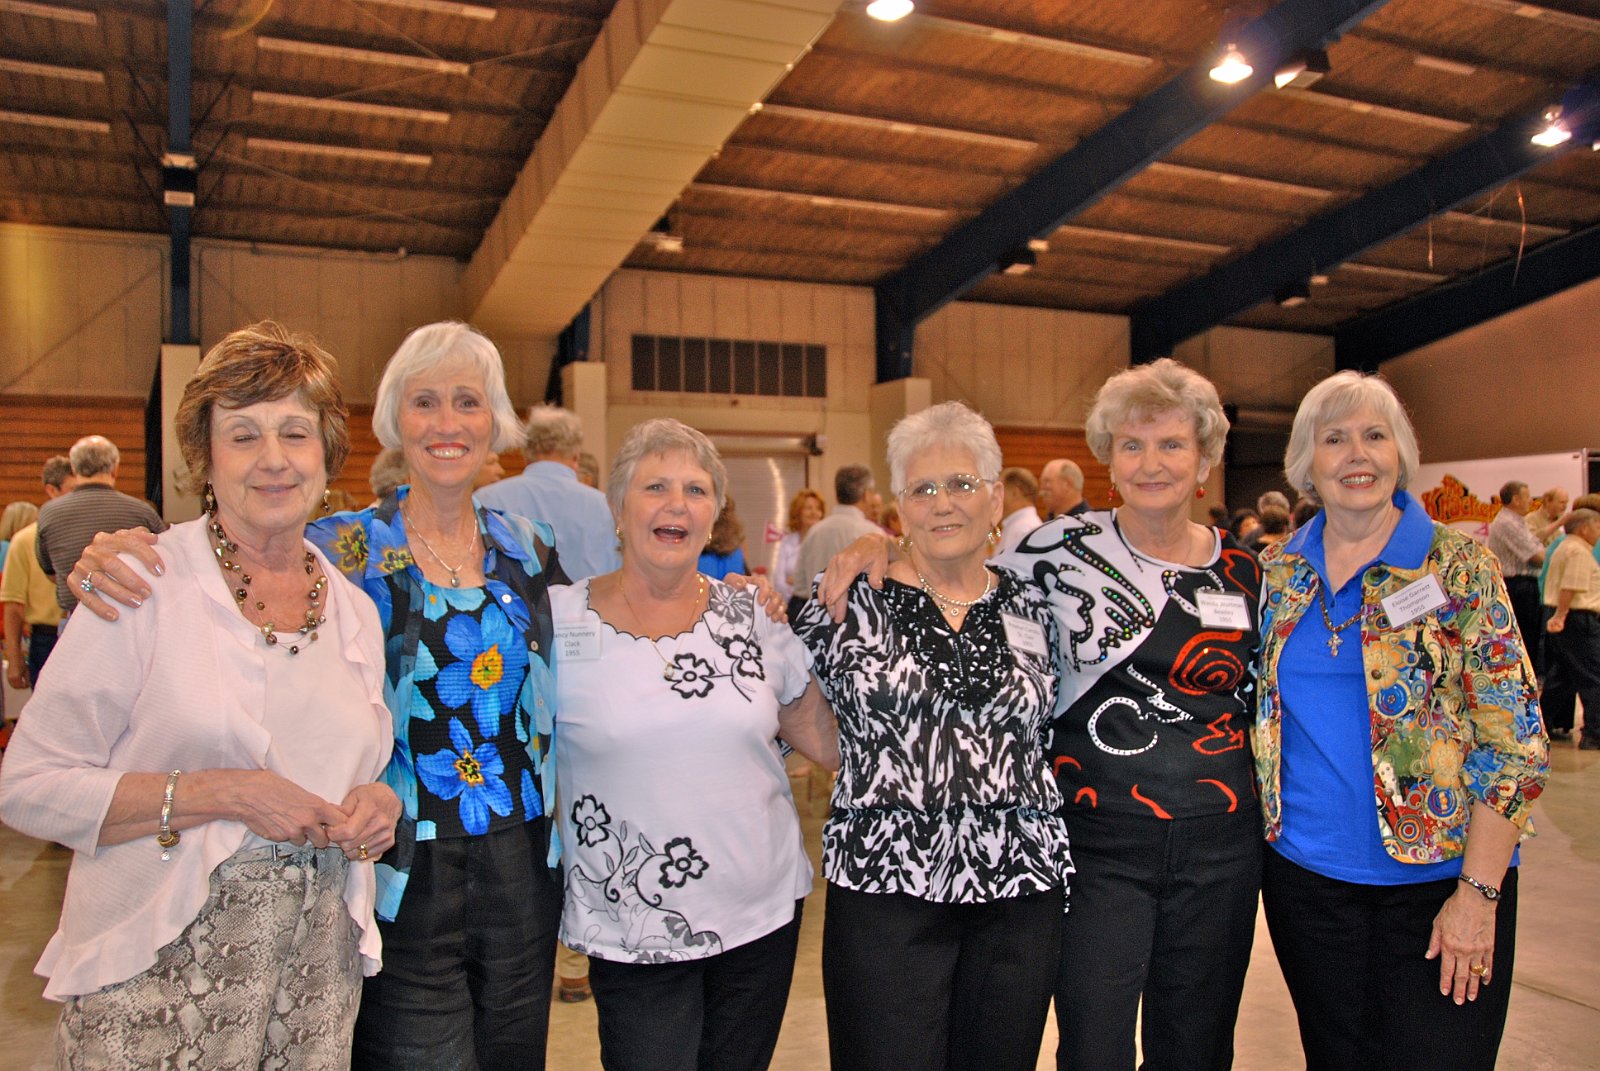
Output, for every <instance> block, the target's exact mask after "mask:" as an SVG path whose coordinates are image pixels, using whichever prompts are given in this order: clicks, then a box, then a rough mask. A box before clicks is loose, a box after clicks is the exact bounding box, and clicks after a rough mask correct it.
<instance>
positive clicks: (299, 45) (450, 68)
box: [256, 37, 472, 75]
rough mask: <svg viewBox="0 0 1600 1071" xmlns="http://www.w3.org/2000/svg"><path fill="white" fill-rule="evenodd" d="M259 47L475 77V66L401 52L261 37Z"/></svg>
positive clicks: (294, 53)
mask: <svg viewBox="0 0 1600 1071" xmlns="http://www.w3.org/2000/svg"><path fill="white" fill-rule="evenodd" d="M256 47H257V48H259V49H261V50H262V51H263V52H283V53H287V54H289V55H295V56H309V57H311V58H312V59H328V60H345V61H347V62H351V63H372V64H377V65H380V66H385V67H406V68H409V69H411V70H414V71H432V72H434V73H435V74H461V75H466V74H471V73H472V64H470V63H457V62H455V61H454V60H444V59H437V58H435V57H433V56H407V55H403V54H401V53H398V52H373V51H372V50H371V49H366V48H347V47H345V46H344V45H324V44H321V43H319V42H316V41H296V40H294V39H293V38H287V37H258V38H256Z"/></svg>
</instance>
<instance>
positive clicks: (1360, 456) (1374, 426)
mask: <svg viewBox="0 0 1600 1071" xmlns="http://www.w3.org/2000/svg"><path fill="white" fill-rule="evenodd" d="M1399 478H1400V451H1399V449H1398V448H1397V447H1396V446H1395V441H1394V429H1393V428H1391V427H1390V426H1389V424H1388V422H1386V421H1384V420H1383V419H1382V418H1381V417H1379V416H1378V415H1377V414H1376V413H1375V412H1373V411H1372V410H1371V409H1367V408H1363V409H1359V410H1357V411H1356V412H1354V413H1350V414H1349V415H1347V416H1344V417H1342V418H1340V419H1338V420H1334V421H1332V422H1330V423H1328V424H1324V425H1323V426H1322V427H1320V428H1318V429H1317V439H1316V445H1315V447H1314V449H1313V451H1312V454H1311V486H1312V487H1314V488H1315V489H1316V492H1317V497H1318V498H1320V499H1322V504H1323V507H1324V508H1326V509H1327V511H1328V515H1329V517H1330V518H1331V517H1333V516H1334V515H1335V514H1339V513H1344V514H1348V515H1355V514H1360V513H1370V512H1371V511H1373V510H1375V509H1382V508H1384V507H1386V506H1387V505H1388V504H1389V500H1390V499H1391V498H1393V497H1394V492H1395V486H1396V483H1397V482H1398V480H1399Z"/></svg>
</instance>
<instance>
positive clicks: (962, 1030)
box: [795, 402, 1072, 1071]
mask: <svg viewBox="0 0 1600 1071" xmlns="http://www.w3.org/2000/svg"><path fill="white" fill-rule="evenodd" d="M889 471H890V475H891V479H892V481H893V486H894V488H895V494H896V496H897V498H898V500H899V502H900V503H901V505H902V508H901V516H902V518H903V520H904V522H905V535H904V537H903V538H902V540H901V546H902V548H903V550H904V551H905V553H904V556H903V557H902V558H901V559H900V560H899V561H897V562H895V563H894V564H892V565H890V566H889V567H888V575H887V580H886V582H885V583H884V584H883V587H882V590H875V589H874V588H873V587H872V586H870V585H869V583H868V582H867V581H866V580H864V579H858V580H857V581H856V582H855V583H854V584H852V585H851V587H850V589H849V592H848V595H847V606H846V610H845V615H844V619H843V621H842V622H840V623H839V624H835V623H834V622H833V620H832V619H830V617H829V615H828V612H827V611H826V610H825V609H824V608H823V607H822V605H821V604H819V603H818V602H816V601H814V600H813V601H809V602H807V603H806V604H805V607H804V609H803V610H802V611H801V614H800V617H799V620H798V621H797V623H796V625H795V628H796V631H797V632H798V633H799V634H800V636H801V638H802V639H803V640H804V641H805V643H806V645H807V646H808V647H809V648H810V650H811V653H812V656H813V657H814V659H815V669H816V672H817V674H818V677H819V678H820V680H821V681H822V685H823V689H824V691H825V693H826V694H827V696H828V698H829V700H830V701H831V702H832V704H833V708H834V710H835V711H836V712H837V714H838V718H839V750H840V756H841V768H840V774H839V778H838V781H837V782H836V783H835V785H834V791H833V813H832V815H831V816H830V817H829V819H828V822H827V825H826V826H825V827H824V828H823V868H824V870H825V872H826V876H827V879H828V912H827V923H826V927H825V929H824V932H823V949H822V977H823V987H824V991H825V993H826V995H827V1010H828V1040H829V1051H830V1054H831V1057H832V1061H833V1067H834V1068H835V1069H845V1068H849V1069H862V1071H867V1069H882V1071H898V1069H900V1068H913V1067H914V1068H943V1069H950V1071H957V1069H972V1071H977V1069H979V1068H982V1069H984V1071H1006V1069H1013V1068H1014V1069H1017V1071H1022V1069H1031V1068H1033V1067H1034V1065H1035V1063H1036V1062H1037V1060H1038V1055H1039V1042H1040V1038H1041V1036H1042V1035H1043V1032H1044V1024H1045V1018H1046V1016H1047V1014H1048V1012H1049V1007H1050V994H1051V991H1052V988H1053V987H1054V984H1055V978H1056V966H1057V958H1058V957H1057V947H1058V941H1059V936H1060V932H1061V923H1062V913H1063V911H1064V909H1065V907H1066V902H1065V892H1066V883H1067V875H1068V874H1069V873H1070V872H1071V870H1072V862H1071V859H1070V858H1069V855H1068V850H1067V830H1066V824H1065V822H1064V821H1063V820H1062V817H1061V814H1060V811H1061V794H1060V792H1059V790H1058V789H1057V787H1056V782H1055V778H1054V777H1052V776H1051V773H1050V767H1049V764H1048V763H1047V761H1046V759H1045V754H1044V735H1045V731H1046V729H1047V727H1048V725H1049V722H1050V719H1051V716H1052V714H1053V713H1054V710H1055V695H1056V681H1055V665H1054V660H1053V657H1052V652H1053V650H1054V649H1055V646H1056V639H1057V637H1056V626H1055V622H1054V621H1053V620H1052V618H1051V616H1050V612H1049V607H1048V605H1047V604H1046V602H1045V600H1044V596H1043V595H1042V593H1041V592H1040V591H1039V590H1038V589H1037V588H1036V587H1034V586H1033V585H1031V584H1029V583H1027V582H1026V581H1025V580H1024V579H1023V578H1022V577H1020V576H1018V575H1017V574H1016V573H1014V572H1011V571H1010V570H1007V569H999V568H993V567H991V566H990V565H989V564H988V563H987V562H986V558H987V557H988V554H989V552H990V550H991V549H992V548H993V546H994V544H995V542H996V541H997V540H998V539H999V523H1000V513H1001V509H1002V494H1001V487H1000V483H999V476H1000V447H999V444H998V443H997V442H996V441H995V437H994V430H993V429H992V428H991V427H990V426H989V423H988V421H986V420H984V419H983V418H982V417H981V416H979V415H978V414H977V413H975V412H973V411H972V410H971V409H968V408H967V407H966V406H964V405H962V404H961V403H959V402H946V403H944V404H942V405H936V406H933V407H932V408H930V409H926V410H923V411H922V412H919V413H915V414H913V415H911V416H908V417H906V418H905V419H904V420H902V421H900V422H899V423H898V424H896V425H895V427H894V429H893V430H892V431H890V433H889Z"/></svg>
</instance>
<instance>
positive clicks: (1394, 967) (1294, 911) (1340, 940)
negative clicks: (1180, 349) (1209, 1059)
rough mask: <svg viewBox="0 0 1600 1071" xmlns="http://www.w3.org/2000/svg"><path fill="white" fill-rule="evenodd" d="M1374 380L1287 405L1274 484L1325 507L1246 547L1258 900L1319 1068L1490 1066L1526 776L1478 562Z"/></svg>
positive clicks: (1510, 934) (1523, 711) (1520, 692)
mask: <svg viewBox="0 0 1600 1071" xmlns="http://www.w3.org/2000/svg"><path fill="white" fill-rule="evenodd" d="M1416 466H1417V446H1416V436H1415V434H1414V432H1413V431H1412V429H1411V424H1410V421H1409V420H1408V419H1407V417H1406V414H1405V411H1404V409H1403V408H1402V407H1401V405H1400V403H1399V400H1398V399H1397V398H1396V397H1395V395H1394V392H1393V391H1392V390H1391V389H1390V387H1389V386H1388V384H1386V383H1384V381H1383V380H1381V379H1379V378H1377V377H1375V376H1362V375H1360V374H1358V373H1355V372H1342V373H1339V374H1338V375H1335V376H1332V377H1330V378H1329V379H1326V380H1324V381H1323V382H1322V383H1320V384H1318V385H1317V386H1316V387H1314V388H1312V390H1311V391H1310V392H1309V393H1308V394H1307V395H1306V397H1305V400H1304V401H1303V402H1302V403H1301V405H1300V410H1299V412H1298V413H1297V414H1296V416H1295V421H1294V427H1293V429H1292V431H1291V432H1290V436H1289V448H1288V456H1287V458H1286V459H1285V469H1286V471H1287V473H1288V476H1289V480H1290V482H1291V483H1292V484H1293V485H1294V486H1296V487H1299V488H1301V489H1302V490H1304V491H1306V492H1307V493H1308V494H1311V495H1314V496H1315V497H1316V498H1317V499H1318V500H1320V502H1321V504H1322V507H1323V510H1322V513H1321V514H1320V515H1319V516H1318V517H1317V518H1316V519H1314V520H1313V521H1312V522H1311V523H1310V524H1308V525H1307V526H1306V527H1305V528H1303V529H1301V530H1300V531H1299V532H1298V533H1296V534H1295V536H1294V537H1293V538H1292V539H1290V540H1289V541H1288V542H1287V543H1284V544H1280V545H1279V546H1278V547H1274V548H1271V549H1269V550H1268V551H1267V552H1266V553H1265V554H1264V555H1263V557H1262V565H1263V568H1264V570H1265V589H1264V593H1263V597H1262V614H1261V633H1262V647H1261V666H1262V670H1261V678H1260V686H1259V689H1258V692H1257V695H1258V703H1257V719H1256V725H1255V734H1254V735H1255V741H1254V742H1255V759H1256V773H1257V779H1258V782H1259V785H1260V790H1261V804H1262V811H1263V814H1264V816H1265V820H1266V834H1267V840H1268V842H1269V847H1270V849H1271V850H1269V851H1268V852H1267V861H1266V867H1265V871H1264V875H1263V885H1262V900H1263V904H1264V906H1265V909H1266V915H1267V923H1268V926H1269V928H1270V929H1271V932H1272V941H1273V946H1274V948H1275V950H1276V951H1277V955H1278V962H1279V964H1280V965H1281V966H1282V968H1283V973H1284V978H1285V980H1286V981H1287V982H1288V986H1289V993H1290V996H1291V997H1292V998H1293V999H1294V1005H1295V1011H1296V1013H1297V1015H1298V1017H1299V1021H1300V1036H1301V1040H1302V1042H1303V1044H1304V1046H1305V1052H1306V1063H1307V1067H1308V1068H1309V1069H1311V1071H1316V1069H1319V1068H1350V1067H1449V1068H1452V1069H1453V1071H1459V1069H1463V1068H1491V1067H1493V1066H1494V1062H1495V1055H1496V1052H1497V1051H1498V1048H1499V1043H1500V1035H1501V1032H1502V1030H1503V1028H1504V1026H1505V1015H1506V1003H1507V997H1508V996H1509V994H1510V989H1511V970H1512V961H1513V952H1514V949H1515V944H1516V888H1517V867H1516V863H1517V859H1516V846H1517V842H1518V840H1519V839H1521V838H1524V837H1528V836H1532V834H1533V828H1532V823H1531V822H1530V820H1529V814H1530V812H1531V810H1532V808H1533V801H1534V800H1535V798H1537V797H1538V795H1539V792H1540V790H1541V788H1542V787H1543V785H1544V781H1545V778H1546V777H1547V775H1548V762H1549V753H1548V743H1547V741H1546V738H1545V732H1544V725H1543V722H1542V720H1541V718H1540V714H1539V707H1538V703H1537V700H1536V699H1535V697H1534V694H1535V685H1534V676H1533V670H1532V668H1531V666H1530V665H1529V663H1528V658H1527V655H1526V653H1525V651H1524V649H1523V644H1522V637H1521V635H1520V634H1519V633H1518V632H1517V626H1516V620H1515V618H1514V617H1513V615H1512V612H1511V604H1510V601H1509V599H1508V597H1507V595H1506V589H1505V584H1504V582H1503V581H1502V579H1501V577H1500V570H1499V567H1498V565H1497V564H1496V561H1495V558H1494V556H1493V555H1492V554H1491V553H1489V552H1488V551H1487V550H1486V549H1485V548H1483V547H1482V546H1480V545H1479V544H1477V543H1475V542H1474V541H1473V540H1472V539H1470V538H1468V537H1467V536H1466V535H1465V534H1463V533H1461V532H1458V531H1456V530H1454V529H1451V528H1447V527H1445V526H1443V525H1439V524H1436V523H1434V522H1433V521H1432V520H1430V519H1429V517H1428V515H1427V513H1426V512H1425V511H1424V510H1423V508H1422V505H1421V503H1419V502H1418V501H1417V500H1416V499H1415V498H1413V497H1411V496H1410V495H1409V494H1407V493H1406V492H1405V491H1404V488H1405V486H1406V482H1407V480H1408V478H1409V476H1410V474H1411V473H1412V472H1414V471H1415V470H1416Z"/></svg>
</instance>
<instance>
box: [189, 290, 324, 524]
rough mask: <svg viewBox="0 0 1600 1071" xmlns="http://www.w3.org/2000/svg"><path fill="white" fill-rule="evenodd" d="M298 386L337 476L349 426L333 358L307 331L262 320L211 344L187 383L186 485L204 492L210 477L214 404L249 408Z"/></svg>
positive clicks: (294, 390)
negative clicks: (294, 331) (347, 425)
mask: <svg viewBox="0 0 1600 1071" xmlns="http://www.w3.org/2000/svg"><path fill="white" fill-rule="evenodd" d="M295 393H298V394H299V395H300V399H301V401H303V402H305V404H306V406H307V408H309V409H310V410H311V411H312V412H314V413H316V414H317V425H318V429H319V431H320V433H321V436H322V452H323V465H324V467H325V468H326V469H327V472H328V479H330V480H331V479H333V478H334V477H335V476H337V475H338V474H339V470H340V469H342V468H343V467H344V462H345V458H347V457H349V456H350V432H349V429H348V428H347V427H346V420H347V418H348V417H349V410H347V409H346V408H345V405H344V392H343V391H342V390H341V389H340V387H339V376H338V372H337V371H336V364H335V362H334V359H333V358H332V357H331V356H329V354H328V352H327V351H326V350H324V349H323V348H322V347H321V346H319V345H317V344H316V342H314V341H313V340H312V339H311V338H309V337H308V336H305V335H297V334H293V333H291V332H290V331H289V330H288V329H287V328H285V327H284V326H283V325H282V324H278V323H274V322H273V321H271V320H262V321H261V322H260V323H257V324H251V325H250V326H249V327H241V328H240V329H239V330H237V331H234V332H232V333H230V334H228V335H226V336H225V337H224V338H223V339H222V341H220V342H218V343H217V344H216V345H215V346H212V347H211V349H210V351H208V352H207V353H206V356H205V359H204V360H202V361H201V362H200V367H199V368H197V369H195V373H194V377H193V378H192V379H190V380H189V382H188V383H187V384H186V385H185V386H184V388H183V400H182V401H180V402H179V403H178V413H177V417H176V418H175V419H174V421H173V423H174V425H175V428H174V430H175V431H176V433H177V436H178V449H179V450H181V451H182V452H183V463H184V466H185V468H186V469H187V470H188V471H187V472H185V473H184V476H183V481H182V482H183V486H184V489H185V490H187V491H191V492H193V493H195V494H199V493H200V491H201V489H202V488H203V487H204V486H205V483H206V480H207V479H209V477H210V474H211V410H212V408H213V407H215V406H219V405H220V406H222V407H223V408H224V409H243V408H244V407H245V406H249V405H255V404H256V403H258V402H275V401H277V400H278V399H279V398H287V397H288V396H289V395H291V394H295Z"/></svg>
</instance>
